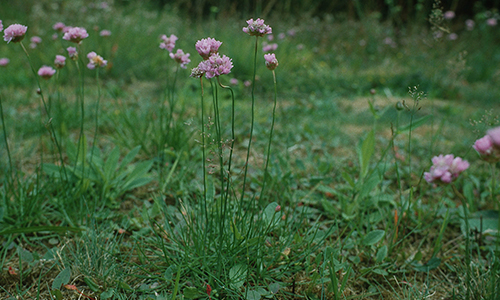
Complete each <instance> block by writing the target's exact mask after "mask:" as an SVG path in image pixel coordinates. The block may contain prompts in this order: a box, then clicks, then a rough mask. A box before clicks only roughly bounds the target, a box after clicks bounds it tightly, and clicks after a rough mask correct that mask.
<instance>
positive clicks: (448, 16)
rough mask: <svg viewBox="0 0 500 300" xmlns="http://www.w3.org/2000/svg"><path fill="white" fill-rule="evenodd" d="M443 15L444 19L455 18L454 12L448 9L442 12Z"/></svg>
mask: <svg viewBox="0 0 500 300" xmlns="http://www.w3.org/2000/svg"><path fill="white" fill-rule="evenodd" d="M443 17H444V19H445V20H451V19H453V18H455V12H454V11H451V10H449V11H447V12H445V13H444V14H443Z"/></svg>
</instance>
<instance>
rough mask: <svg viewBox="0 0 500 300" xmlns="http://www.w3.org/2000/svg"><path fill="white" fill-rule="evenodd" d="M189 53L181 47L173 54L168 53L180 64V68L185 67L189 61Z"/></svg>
mask: <svg viewBox="0 0 500 300" xmlns="http://www.w3.org/2000/svg"><path fill="white" fill-rule="evenodd" d="M189 55H190V54H189V53H184V51H182V50H181V49H177V52H176V53H175V54H174V53H170V57H171V58H172V59H173V60H175V61H176V62H178V63H179V64H181V68H183V69H185V68H186V65H187V64H188V63H190V62H191V60H190V59H189Z"/></svg>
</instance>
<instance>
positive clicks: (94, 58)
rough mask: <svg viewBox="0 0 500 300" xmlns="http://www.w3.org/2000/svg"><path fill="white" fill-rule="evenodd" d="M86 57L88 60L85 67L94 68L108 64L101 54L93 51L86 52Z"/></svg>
mask: <svg viewBox="0 0 500 300" xmlns="http://www.w3.org/2000/svg"><path fill="white" fill-rule="evenodd" d="M87 58H88V59H89V60H90V62H89V63H88V64H87V68H89V69H91V70H92V69H94V68H95V67H104V66H105V65H107V64H108V61H107V60H104V59H103V58H102V56H100V55H97V54H96V53H95V52H94V51H92V52H90V53H89V54H87Z"/></svg>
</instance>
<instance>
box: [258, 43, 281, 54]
mask: <svg viewBox="0 0 500 300" xmlns="http://www.w3.org/2000/svg"><path fill="white" fill-rule="evenodd" d="M276 49H278V44H276V43H273V44H268V43H266V42H264V43H262V52H272V51H275V50H276Z"/></svg>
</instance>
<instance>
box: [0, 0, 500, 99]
mask: <svg viewBox="0 0 500 300" xmlns="http://www.w3.org/2000/svg"><path fill="white" fill-rule="evenodd" d="M498 2H500V1H498V0H497V1H486V0H483V1H456V0H453V1H442V2H441V4H439V6H438V7H441V8H442V9H443V11H448V10H451V11H454V12H455V17H454V18H453V19H451V20H444V23H443V24H442V30H441V31H440V32H441V33H440V34H439V35H440V36H441V37H440V38H439V39H436V38H434V37H433V32H432V31H431V25H430V23H429V15H430V13H431V11H432V9H433V1H421V0H408V1H391V0H377V1H369V2H362V1H359V0H353V1H321V0H317V1H291V0H287V1H258V0H255V1H248V0H245V1H210V0H179V1H165V0H150V1H132V0H128V1H127V0H117V1H114V2H113V1H67V0H59V1H45V0H42V1H26V0H24V1H15V2H13V1H8V2H7V1H2V2H0V9H1V11H2V16H1V18H2V20H3V23H4V27H7V26H8V25H10V24H12V23H21V24H25V25H27V26H28V34H27V38H26V41H25V44H28V43H29V38H30V37H32V36H35V35H37V36H40V37H41V38H42V39H43V42H42V44H41V45H39V46H38V47H37V48H36V49H32V50H30V55H31V56H32V59H33V61H34V64H35V67H36V66H41V65H44V64H47V65H50V64H52V62H53V58H54V57H55V55H56V54H66V52H65V50H64V49H65V48H67V47H68V46H72V45H71V44H70V43H69V42H67V41H63V40H61V35H59V37H58V39H56V40H53V39H52V35H53V34H54V33H55V31H54V30H53V29H52V25H53V24H55V23H56V22H63V23H65V24H66V25H69V26H85V27H86V29H87V31H89V34H90V37H89V38H88V39H87V40H86V41H85V43H84V45H83V48H82V52H84V54H86V53H88V52H90V51H96V52H98V53H101V54H102V55H103V56H104V57H105V58H106V59H108V60H109V61H110V62H111V64H110V66H109V68H108V70H107V74H106V75H105V77H104V78H105V79H107V80H116V81H117V84H118V86H123V85H126V84H130V83H131V82H134V81H158V82H162V83H163V82H164V81H165V78H164V77H163V76H162V74H166V71H167V68H168V67H170V68H173V67H174V65H173V64H168V61H169V60H170V58H168V53H167V52H166V51H162V50H160V49H159V48H158V45H159V41H160V39H159V37H160V36H161V35H162V34H167V35H170V34H175V35H177V36H178V37H179V41H178V42H177V48H181V49H183V50H184V51H185V52H190V53H191V55H192V56H191V58H192V60H193V62H191V64H190V65H188V68H192V67H194V66H195V65H196V64H197V63H198V60H197V55H194V54H195V53H196V52H195V50H194V43H195V42H196V41H197V40H199V39H201V38H204V37H207V36H211V37H214V38H216V39H218V40H221V41H223V46H222V48H221V52H222V53H224V54H226V55H228V56H230V57H231V58H232V59H233V63H234V65H235V68H234V69H233V72H232V76H233V77H234V78H237V79H239V80H240V82H244V81H245V80H248V79H250V74H251V72H252V64H251V62H250V61H249V60H248V57H250V56H251V55H250V54H251V53H252V51H253V42H252V40H249V39H248V38H247V37H246V36H245V35H244V34H242V32H241V28H242V27H243V26H245V25H246V23H245V20H247V19H249V18H251V17H253V18H256V17H263V18H266V21H267V22H266V23H268V24H273V26H272V27H273V33H274V40H273V41H272V42H271V41H269V43H277V44H278V49H277V50H276V51H275V52H276V55H277V57H278V59H279V61H280V72H282V74H287V75H286V76H280V77H279V80H280V82H279V85H280V87H281V88H282V91H285V93H287V92H288V93H293V94H297V93H303V94H311V93H315V94H318V93H319V94H332V93H333V94H336V95H341V96H360V95H368V93H369V91H370V90H371V89H376V90H377V91H381V92H383V93H386V94H391V95H405V94H406V93H407V88H408V86H413V85H420V88H421V89H422V90H424V91H428V93H429V96H431V97H439V98H445V99H464V100H466V101H480V102H483V103H487V102H490V101H495V100H496V99H498V96H499V95H500V90H499V88H498V86H499V84H498V83H499V81H500V76H499V74H500V73H499V69H498V66H499V63H500V50H499V49H500V47H498V46H499V42H500V32H499V30H498V28H499V27H498V26H488V25H487V22H486V20H487V19H491V18H493V19H498V18H499V16H498V11H497V9H496V8H497V7H498V4H499V3H498ZM466 20H473V21H474V22H475V26H474V28H473V29H472V30H468V29H467V26H466V24H465V21H466ZM103 29H107V30H111V32H112V35H111V36H110V37H106V38H105V37H100V36H99V34H98V33H99V31H100V30H103ZM434 35H436V33H435V32H434ZM229 41H230V42H229ZM19 50H20V49H19V48H18V47H17V46H16V45H7V44H5V43H2V44H0V57H7V58H9V59H10V61H11V62H10V64H9V66H8V67H7V68H2V69H1V70H2V71H3V72H1V73H0V81H1V82H2V85H4V86H15V85H24V84H26V83H28V82H31V81H32V80H33V79H32V78H31V76H30V74H29V72H28V71H29V68H28V66H27V61H26V59H25V58H24V57H19V55H17V54H18V53H17V52H19ZM262 61H263V59H262ZM261 67H262V68H264V64H263V63H262V65H261ZM65 71H66V72H68V73H67V74H74V72H72V71H71V70H63V71H62V75H63V76H62V77H63V78H62V80H63V81H74V82H76V79H74V78H65V76H64V72H65ZM92 74H93V73H92V72H88V74H87V75H88V76H93V75H92ZM193 84H195V83H194V82H193ZM190 88H191V87H190V85H189V84H187V85H185V86H184V87H183V89H190Z"/></svg>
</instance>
